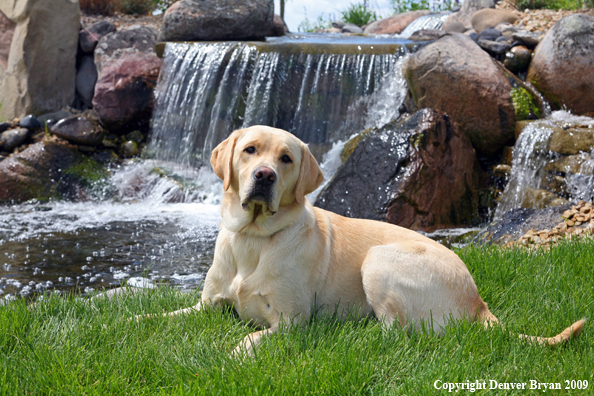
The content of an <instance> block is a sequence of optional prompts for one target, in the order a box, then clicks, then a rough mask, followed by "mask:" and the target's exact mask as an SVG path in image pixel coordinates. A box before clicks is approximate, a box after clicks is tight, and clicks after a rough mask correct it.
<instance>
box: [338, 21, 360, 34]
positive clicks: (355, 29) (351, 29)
mask: <svg viewBox="0 0 594 396" xmlns="http://www.w3.org/2000/svg"><path fill="white" fill-rule="evenodd" d="M340 32H341V33H355V34H361V33H363V29H361V28H360V27H359V26H357V25H353V24H352V23H347V24H345V25H344V26H343V27H342V29H340Z"/></svg>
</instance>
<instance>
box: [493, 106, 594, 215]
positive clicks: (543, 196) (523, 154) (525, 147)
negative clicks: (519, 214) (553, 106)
mask: <svg viewBox="0 0 594 396" xmlns="http://www.w3.org/2000/svg"><path fill="white" fill-rule="evenodd" d="M580 133H585V134H588V135H594V119H592V118H589V117H577V116H574V115H571V114H569V113H567V112H565V111H555V112H553V113H552V114H551V115H550V116H549V117H548V118H547V119H546V120H542V121H535V122H532V123H530V124H528V125H527V126H526V127H525V128H524V130H523V131H522V133H521V134H520V137H519V138H518V141H517V142H516V145H515V146H514V151H513V160H512V170H511V174H510V178H509V183H508V184H507V186H506V188H505V191H504V192H503V195H502V196H501V200H500V202H499V205H498V206H497V210H496V211H495V219H496V220H497V219H500V218H501V217H502V216H503V215H504V214H505V213H507V212H509V211H510V210H512V209H516V208H522V207H536V208H539V207H547V206H552V205H560V204H563V203H566V202H567V200H580V199H584V200H592V199H593V198H594V153H593V152H590V151H586V152H579V153H574V154H571V153H568V152H566V150H567V149H563V148H561V149H559V148H555V147H551V146H552V145H553V146H555V144H554V143H553V140H556V141H558V140H559V139H561V137H560V136H561V134H580ZM555 134H557V137H556V138H555V139H554V135H555ZM557 146H558V144H557ZM555 150H557V151H561V153H559V152H556V151H555ZM568 154H571V155H568Z"/></svg>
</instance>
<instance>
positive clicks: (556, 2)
mask: <svg viewBox="0 0 594 396" xmlns="http://www.w3.org/2000/svg"><path fill="white" fill-rule="evenodd" d="M516 4H517V6H518V9H520V10H525V9H527V8H528V9H531V10H533V9H543V8H544V9H549V10H578V9H580V8H582V0H516ZM584 4H585V5H586V6H587V7H594V0H585V1H584Z"/></svg>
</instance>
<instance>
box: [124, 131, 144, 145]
mask: <svg viewBox="0 0 594 396" xmlns="http://www.w3.org/2000/svg"><path fill="white" fill-rule="evenodd" d="M126 140H131V141H133V142H136V143H142V141H143V140H144V135H143V134H142V132H140V131H132V132H130V133H128V134H127V135H126Z"/></svg>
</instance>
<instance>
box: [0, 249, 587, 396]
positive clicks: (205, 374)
mask: <svg viewBox="0 0 594 396" xmlns="http://www.w3.org/2000/svg"><path fill="white" fill-rule="evenodd" d="M458 253H459V254H460V256H461V257H462V259H463V260H464V261H465V262H466V263H467V265H468V267H469V269H470V272H471V273H472V274H473V276H474V278H475V281H476V283H477V285H478V288H479V291H480V293H481V296H482V297H483V299H484V300H485V301H487V302H488V303H489V304H490V309H491V311H492V312H493V313H494V314H495V315H496V316H497V317H498V318H499V319H500V320H501V322H502V323H503V324H504V325H505V329H503V328H501V327H497V328H494V329H489V330H485V329H483V328H482V327H481V326H480V325H477V324H472V323H469V322H459V323H456V324H454V325H452V326H450V327H448V329H447V331H446V333H445V335H444V336H442V337H437V336H435V335H432V334H415V335H413V336H409V335H407V334H405V333H403V332H402V331H400V330H398V329H397V328H391V329H385V328H382V326H381V325H380V324H379V323H378V322H377V321H376V320H373V319H370V320H367V321H348V322H346V323H338V322H336V321H335V320H333V319H332V318H330V317H328V318H320V319H316V320H314V321H313V322H312V323H311V324H309V325H308V326H306V327H305V328H301V329H297V328H293V329H289V330H288V331H286V332H284V333H282V334H277V335H274V336H272V337H269V338H267V339H266V341H265V342H264V343H263V344H262V346H261V347H260V348H259V349H258V350H257V354H256V356H255V357H254V358H245V359H236V358H233V357H231V356H230V353H231V351H232V350H233V348H234V347H235V346H236V345H237V344H238V343H239V342H240V341H241V340H242V338H243V337H244V336H245V335H247V334H248V333H250V332H251V331H253V330H254V329H253V328H251V327H250V326H247V325H245V324H243V323H240V322H239V321H238V320H237V319H236V318H235V317H234V316H233V315H232V314H231V313H228V312H223V311H220V310H214V311H213V310H210V311H202V312H199V313H194V314H191V315H188V316H185V317H174V318H164V317H158V318H154V319H148V320H143V321H141V322H140V323H136V322H134V321H127V320H126V319H127V318H129V317H131V316H133V315H135V314H140V313H161V312H167V311H172V310H175V309H178V308H180V307H186V306H190V305H193V304H195V303H196V302H197V301H198V299H199V294H198V293H189V294H188V293H180V292H178V291H176V290H174V289H171V288H158V289H153V290H148V291H146V292H143V293H139V294H135V295H128V296H125V297H121V298H119V299H114V300H105V299H102V300H90V299H81V298H77V297H76V296H69V297H65V296H59V295H51V296H45V298H44V299H43V300H42V301H40V302H38V303H36V304H34V305H31V304H30V303H29V304H27V303H26V302H25V301H23V300H17V301H14V302H12V303H10V304H9V305H7V306H4V307H0V329H1V330H2V331H1V332H0V394H10V395H23V394H44V395H46V394H47V395H54V394H55V395H69V394H76V395H79V394H88V395H103V394H110V395H114V394H115V395H121V394H149V395H155V394H166V395H171V394H192V395H199V394H204V395H216V394H220V395H273V394H316V395H317V394H332V395H347V394H369V395H382V394H394V395H403V394H407V395H417V394H439V393H442V394H447V393H449V392H448V391H447V390H443V389H440V390H437V389H435V387H434V384H437V386H439V387H442V386H443V385H444V384H447V383H466V384H469V383H471V382H472V383H476V381H479V383H482V382H485V384H486V387H487V390H486V391H481V390H478V391H476V392H474V394H485V393H490V394H525V393H529V392H531V393H534V394H543V390H544V389H543V387H542V386H541V389H540V390H538V389H537V390H532V391H530V390H529V388H530V386H531V385H533V384H534V383H531V381H535V382H537V383H559V384H560V386H561V388H562V389H561V390H549V391H547V392H546V393H545V394H554V395H558V394H586V393H588V394H592V393H593V389H594V378H593V373H594V338H593V337H592V333H593V326H592V323H591V322H588V323H586V326H585V328H584V331H583V333H582V335H581V337H580V338H579V339H577V340H573V341H571V342H570V343H568V344H566V345H563V346H560V347H556V348H552V347H548V346H547V347H542V346H537V345H531V344H529V343H527V342H526V341H522V340H520V339H518V338H516V337H514V336H513V335H511V334H510V332H511V333H524V334H530V335H545V336H552V335H555V334H557V333H558V332H560V331H561V330H563V329H564V328H565V327H567V326H568V325H570V324H571V323H573V322H574V321H575V320H577V319H580V318H583V317H588V318H590V319H592V318H594V293H593V290H594V287H593V285H594V271H593V268H592V267H593V264H594V243H593V242H582V243H576V242H571V243H564V244H562V245H560V246H558V247H555V248H553V249H552V250H551V251H549V252H544V251H539V252H532V253H529V252H527V251H523V250H502V249H499V248H478V247H467V248H465V249H462V250H460V251H459V252H458ZM584 380H587V381H588V388H587V390H577V389H574V390H571V389H569V390H566V389H564V388H565V387H566V385H569V387H570V388H571V387H572V386H573V387H574V388H576V387H582V388H583V387H584V386H585V382H583V381H584ZM436 381H437V382H436ZM466 381H469V382H466ZM566 381H569V382H566ZM571 381H574V382H573V383H572V382H571ZM495 382H496V383H497V385H499V386H510V387H511V386H512V385H511V383H525V384H526V385H525V387H526V390H524V391H515V390H489V389H488V388H489V387H491V386H493V385H495ZM506 384H507V385H506ZM446 386H447V385H446ZM466 386H468V385H466ZM514 386H515V385H514ZM461 392H462V393H463V392H466V393H470V391H468V390H461V391H459V392H458V394H460V393H461Z"/></svg>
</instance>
